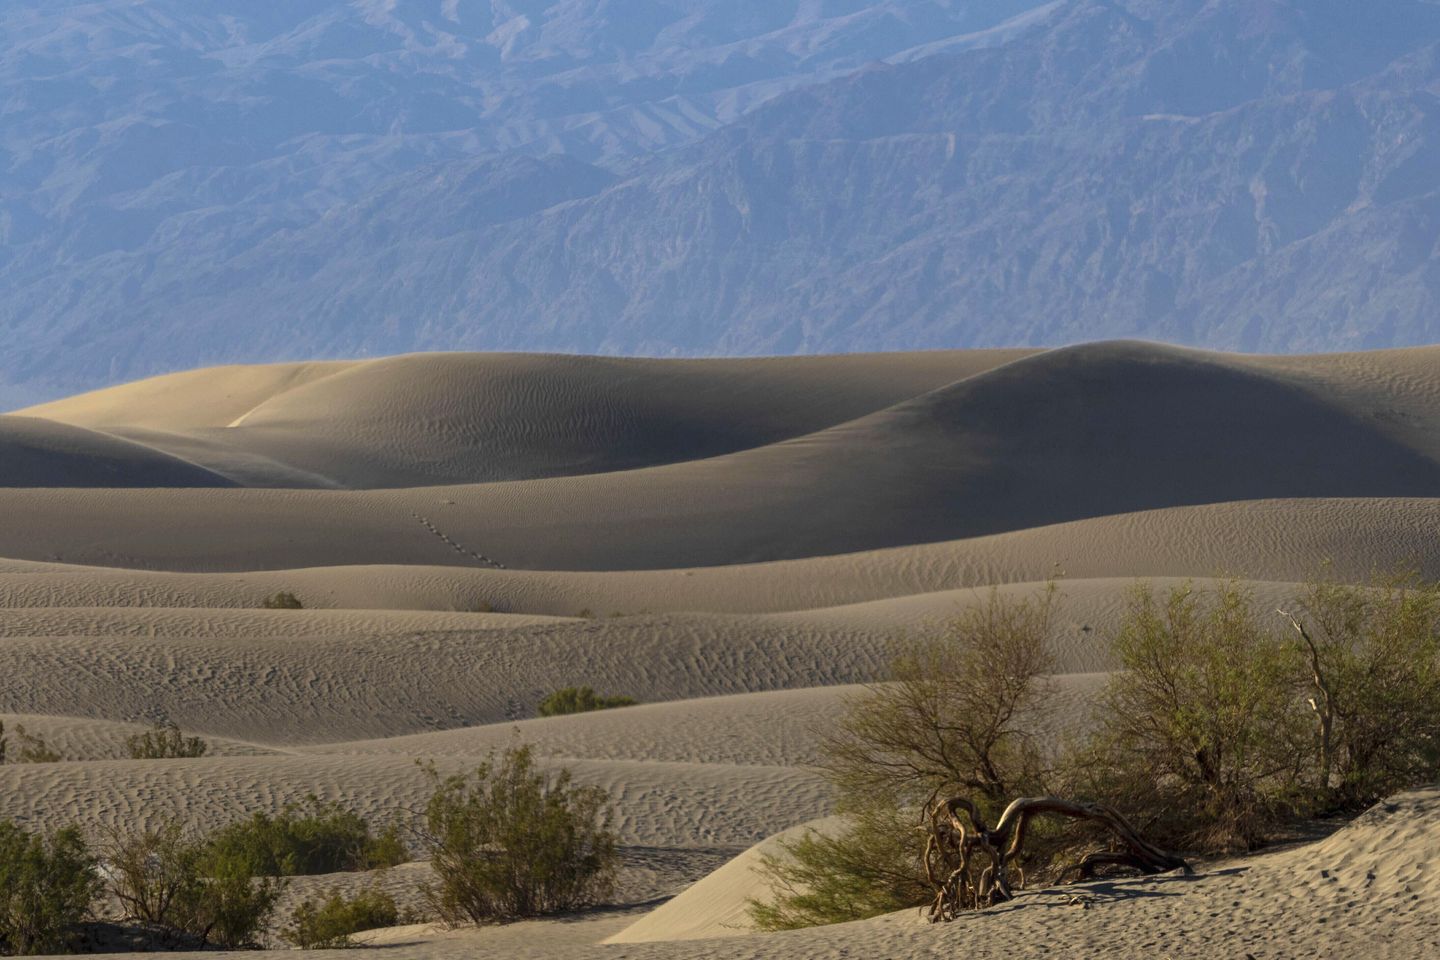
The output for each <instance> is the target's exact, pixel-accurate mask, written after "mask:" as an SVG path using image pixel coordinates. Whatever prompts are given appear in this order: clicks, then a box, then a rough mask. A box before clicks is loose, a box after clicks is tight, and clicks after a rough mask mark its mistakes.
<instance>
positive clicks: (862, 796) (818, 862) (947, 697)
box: [749, 585, 1057, 929]
mask: <svg viewBox="0 0 1440 960" xmlns="http://www.w3.org/2000/svg"><path fill="white" fill-rule="evenodd" d="M1056 597H1057V590H1056V589H1055V588H1054V587H1053V585H1052V586H1050V587H1047V588H1046V589H1045V590H1044V591H1043V592H1042V593H1041V594H1039V595H1038V596H1036V597H1031V598H1023V599H1017V598H1013V597H1009V596H1006V595H1004V594H1001V593H1000V592H999V591H995V590H992V591H991V592H990V593H989V595H988V596H987V597H986V599H985V601H984V602H983V603H981V604H978V605H976V606H975V607H972V608H970V609H968V610H966V611H965V612H964V613H962V614H961V615H959V616H958V617H956V618H954V619H953V620H951V621H950V622H949V623H948V624H946V627H945V630H944V632H943V633H942V634H941V635H940V636H938V637H934V638H929V639H923V640H918V641H912V642H910V643H905V644H900V645H898V646H897V650H896V653H895V656H894V659H893V660H892V663H891V668H890V675H889V677H888V678H887V680H886V682H884V683H880V684H876V685H873V686H871V687H869V688H867V690H866V692H865V693H864V694H863V695H861V696H859V697H856V698H853V699H852V700H850V702H849V703H848V704H847V705H846V709H845V712H844V714H843V715H842V716H841V718H840V719H839V721H838V723H837V724H836V728H835V730H834V732H833V733H831V734H830V735H829V736H828V737H827V738H826V740H825V742H824V748H823V749H824V757H823V759H822V763H821V768H822V770H823V772H824V773H825V775H826V778H827V779H828V780H829V781H830V782H831V783H832V784H833V785H834V787H835V788H836V797H837V800H836V809H837V811H838V812H839V813H841V814H843V815H844V816H845V817H846V820H847V825H846V827H845V828H843V829H842V830H841V831H840V832H838V833H836V834H833V835H829V836H822V835H819V834H809V835H806V836H804V837H802V838H801V839H799V840H796V841H793V842H790V843H786V844H783V851H782V853H781V854H780V855H777V856H770V857H766V858H765V860H764V862H763V865H762V868H761V873H762V874H763V875H764V876H765V879H766V880H767V882H768V883H769V885H770V888H771V889H770V894H771V896H770V899H769V900H768V901H759V900H757V901H752V902H751V904H750V907H749V909H750V916H751V919H752V921H753V922H754V923H755V924H756V925H757V926H760V927H761V928H765V929H783V928H790V927H795V926H809V925H813V924H817V923H838V922H841V921H845V920H857V919H863V918H865V917H871V916H876V915H878V914H881V913H886V912H889V911H892V910H896V909H900V908H901V907H905V906H915V905H918V904H920V903H923V902H925V901H927V900H929V899H930V898H931V897H932V895H933V894H932V891H931V890H930V888H929V885H928V884H927V883H926V881H925V877H924V868H923V866H922V862H921V857H922V854H923V849H922V847H920V846H917V844H916V838H917V837H918V836H919V833H918V832H917V831H916V825H917V824H918V823H919V820H920V811H921V809H922V808H923V806H924V804H925V803H926V801H927V800H928V799H929V798H930V797H932V796H934V795H935V794H937V793H938V792H941V791H958V792H964V793H966V794H967V795H973V796H974V797H975V799H976V800H977V801H978V802H980V803H981V804H982V806H984V807H985V808H986V809H987V812H990V813H991V814H992V816H993V813H994V812H996V811H998V809H999V808H1000V807H1001V806H1002V805H1003V804H1004V803H1005V802H1007V801H1008V800H1009V799H1010V798H1011V797H1012V796H1013V795H1014V794H1015V793H1017V792H1022V793H1023V792H1029V791H1032V790H1036V789H1039V788H1040V786H1041V785H1042V783H1043V781H1044V780H1045V777H1046V766H1047V756H1046V751H1045V750H1044V749H1043V745H1042V744H1041V743H1040V742H1039V741H1038V740H1037V738H1036V737H1035V735H1034V730H1035V729H1036V727H1037V726H1039V725H1040V721H1041V718H1042V717H1043V716H1044V715H1045V713H1046V710H1047V707H1048V700H1049V696H1050V693H1051V688H1050V685H1049V683H1048V681H1047V680H1046V674H1047V673H1048V671H1050V669H1051V658H1050V655H1049V652H1048V646H1047V643H1048V636H1049V631H1050V624H1051V619H1052V614H1053V609H1054V604H1055V601H1056ZM1033 849H1034V850H1035V851H1036V855H1037V856H1039V855H1043V852H1044V850H1045V846H1044V844H1043V843H1036V844H1035V845H1034V847H1033Z"/></svg>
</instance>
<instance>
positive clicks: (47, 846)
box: [0, 821, 100, 954]
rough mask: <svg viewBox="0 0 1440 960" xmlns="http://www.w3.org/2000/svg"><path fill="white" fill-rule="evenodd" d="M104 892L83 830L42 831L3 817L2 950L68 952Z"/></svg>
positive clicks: (0, 875)
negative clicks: (47, 834)
mask: <svg viewBox="0 0 1440 960" xmlns="http://www.w3.org/2000/svg"><path fill="white" fill-rule="evenodd" d="M99 892H100V881H99V878H98V877H97V876H96V873H95V858H94V857H92V856H91V855H90V852H89V850H88V848H87V847H86V845H85V840H84V838H83V837H82V836H81V835H80V832H79V831H78V830H75V829H73V828H67V829H64V830H61V831H59V832H58V833H55V834H54V835H52V836H50V837H40V836H36V835H34V834H31V833H28V832H26V831H25V830H23V829H21V828H20V827H18V826H16V825H15V824H14V823H11V822H9V821H0V952H5V953H13V954H42V953H64V952H66V951H67V950H69V949H70V946H71V942H72V940H73V939H74V936H75V932H76V927H77V926H78V925H79V924H80V923H81V921H83V920H84V919H85V917H86V915H87V914H88V913H89V910H90V904H91V902H92V901H94V899H95V898H96V897H97V896H98V895H99Z"/></svg>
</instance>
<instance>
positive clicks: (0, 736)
mask: <svg viewBox="0 0 1440 960" xmlns="http://www.w3.org/2000/svg"><path fill="white" fill-rule="evenodd" d="M9 746H10V741H9V739H8V738H6V736H5V723H4V721H0V765H3V764H4V763H5V751H6V749H7V748H8V747H9Z"/></svg>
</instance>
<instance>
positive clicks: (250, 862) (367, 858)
mask: <svg viewBox="0 0 1440 960" xmlns="http://www.w3.org/2000/svg"><path fill="white" fill-rule="evenodd" d="M210 846H211V848H212V850H213V851H214V854H215V856H216V857H219V858H220V859H222V860H225V861H234V862H237V863H243V864H245V865H246V866H247V868H248V869H249V870H251V871H252V872H253V873H255V874H257V875H260V876H271V877H291V876H300V875H309V874H317V873H337V872H341V871H349V870H372V869H375V868H376V867H389V866H394V865H395V864H397V863H404V862H405V861H406V860H408V859H409V855H408V852H407V850H406V848H405V844H404V842H403V841H402V840H401V838H400V835H399V831H398V828H396V827H394V826H390V827H387V828H386V829H384V830H382V831H381V832H380V833H379V834H375V833H373V832H372V831H371V829H370V824H369V823H367V822H366V821H365V819H364V818H363V817H361V816H359V815H358V814H356V813H354V812H352V811H350V810H346V809H345V808H343V807H341V806H339V805H338V804H334V803H323V802H321V801H320V800H319V799H318V798H316V797H310V798H308V799H307V800H306V801H305V802H304V803H301V804H287V805H286V806H285V808H284V809H283V810H281V811H280V813H278V814H276V815H274V816H271V815H269V814H264V813H257V814H254V815H252V816H251V817H250V819H248V820H242V821H240V822H238V823H233V824H231V825H229V826H228V827H224V828H222V829H221V830H219V831H218V832H217V833H216V834H215V835H214V836H213V837H212V838H211V840H210Z"/></svg>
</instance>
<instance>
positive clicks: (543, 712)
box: [539, 687, 636, 717]
mask: <svg viewBox="0 0 1440 960" xmlns="http://www.w3.org/2000/svg"><path fill="white" fill-rule="evenodd" d="M635 703H636V701H635V700H634V699H632V698H630V697H602V696H599V695H597V694H596V693H595V691H594V690H592V689H591V688H590V687H566V688H565V689H563V690H556V691H555V692H554V693H552V694H550V695H549V696H547V697H546V698H545V699H544V700H541V701H540V706H539V712H540V716H542V717H560V716H564V715H566V714H570V713H588V712H590V711H591V710H613V709H614V708H616V707H633V706H635Z"/></svg>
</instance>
